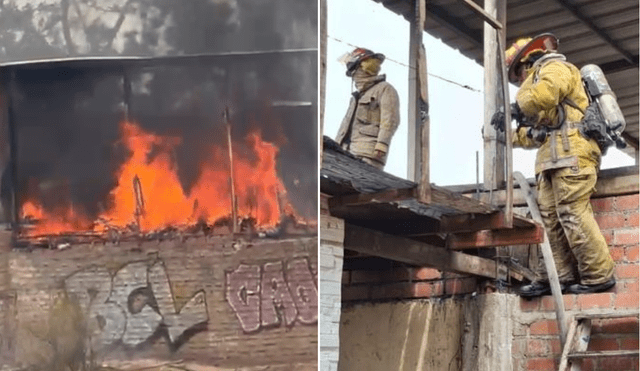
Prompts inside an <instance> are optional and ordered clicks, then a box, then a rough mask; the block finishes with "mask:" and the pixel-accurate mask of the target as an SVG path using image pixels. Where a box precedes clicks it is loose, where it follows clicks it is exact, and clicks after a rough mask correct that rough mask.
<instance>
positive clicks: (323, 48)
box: [318, 0, 327, 167]
mask: <svg viewBox="0 0 640 371" xmlns="http://www.w3.org/2000/svg"><path fill="white" fill-rule="evenodd" d="M326 89H327V0H320V163H319V165H318V167H321V166H322V151H323V145H324V144H323V143H324V140H322V136H323V135H324V105H325V96H326Z"/></svg>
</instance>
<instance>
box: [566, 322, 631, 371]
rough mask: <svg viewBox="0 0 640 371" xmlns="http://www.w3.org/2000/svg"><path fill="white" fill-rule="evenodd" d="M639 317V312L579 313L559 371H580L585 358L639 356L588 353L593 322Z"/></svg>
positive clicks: (625, 351) (625, 352)
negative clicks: (582, 360)
mask: <svg viewBox="0 0 640 371" xmlns="http://www.w3.org/2000/svg"><path fill="white" fill-rule="evenodd" d="M629 317H635V318H638V317H639V313H638V310H631V311H613V310H612V311H609V312H605V313H592V314H587V313H578V314H576V315H574V316H573V317H572V318H571V323H570V324H569V332H568V334H567V340H566V342H565V344H564V348H563V350H562V357H561V358H560V368H559V371H569V370H571V371H580V362H575V361H576V360H579V359H584V358H596V357H619V356H638V355H639V354H640V351H639V350H638V349H636V350H612V351H587V348H588V346H589V340H590V338H591V320H593V319H612V318H629Z"/></svg>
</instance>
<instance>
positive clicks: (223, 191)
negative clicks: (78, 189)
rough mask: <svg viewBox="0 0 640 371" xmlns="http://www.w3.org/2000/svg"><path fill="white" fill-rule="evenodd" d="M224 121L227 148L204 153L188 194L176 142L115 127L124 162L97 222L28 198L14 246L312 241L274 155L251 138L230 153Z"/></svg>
mask: <svg viewBox="0 0 640 371" xmlns="http://www.w3.org/2000/svg"><path fill="white" fill-rule="evenodd" d="M224 120H225V124H226V127H227V135H228V148H221V147H219V146H216V145H211V147H210V148H209V152H210V153H209V157H208V159H207V160H206V161H204V162H203V163H201V164H199V176H198V178H197V179H196V181H195V182H194V183H193V185H192V186H191V187H190V188H189V189H185V187H184V186H183V185H182V183H181V180H180V178H179V175H178V168H177V163H176V161H175V154H174V152H175V149H176V148H177V147H178V146H179V145H180V144H181V139H180V138H179V137H172V136H161V135H156V134H153V133H150V132H147V131H145V130H143V129H142V128H140V126H139V125H137V124H136V123H135V122H131V121H124V122H122V123H121V126H120V129H121V138H120V140H121V143H123V145H124V146H125V147H126V150H127V151H128V153H129V156H128V157H127V158H126V160H125V161H124V162H123V163H122V164H121V165H120V166H119V168H118V170H117V171H116V174H115V177H116V179H117V182H116V184H115V187H114V188H113V189H112V190H111V191H110V192H109V198H108V200H106V202H105V205H106V206H103V207H102V208H101V209H102V210H101V212H100V213H99V215H97V216H96V217H93V218H91V217H89V216H87V215H86V214H85V213H83V211H82V208H81V206H79V205H74V204H73V203H71V202H68V203H67V205H66V206H67V207H64V208H63V207H59V206H58V207H56V208H53V209H51V210H48V209H46V208H45V207H44V206H43V203H42V202H41V199H40V197H39V195H38V194H37V192H35V194H30V195H29V197H28V198H27V199H26V200H25V202H23V203H22V208H21V217H22V219H23V221H24V222H25V223H23V225H22V228H21V234H20V238H21V240H22V241H24V242H27V243H28V244H30V245H37V246H43V247H48V248H56V249H61V248H67V247H69V246H70V244H77V243H96V242H104V243H106V242H111V243H119V242H120V241H124V240H138V241H140V240H166V239H176V238H179V239H182V240H184V239H186V238H189V237H190V236H201V235H202V234H204V235H205V236H209V235H225V234H232V235H235V234H236V233H241V234H244V235H249V236H253V237H272V238H278V237H283V236H287V235H301V234H315V233H316V223H315V222H311V223H310V222H307V221H305V220H303V219H302V218H301V217H299V216H298V215H297V213H296V212H295V210H294V208H293V206H292V205H291V203H290V202H289V200H288V198H287V192H286V189H285V187H284V184H283V182H282V181H281V179H280V178H279V177H278V174H277V170H276V156H277V153H278V148H277V147H276V146H275V145H274V144H272V143H269V142H265V141H263V140H262V139H261V135H260V133H259V132H251V133H250V134H249V135H248V136H247V137H246V140H245V143H240V144H238V145H237V146H236V147H238V148H234V147H232V140H231V135H230V134H231V131H230V130H231V126H230V124H229V120H228V112H227V111H226V110H225V114H224ZM230 164H233V165H232V166H230Z"/></svg>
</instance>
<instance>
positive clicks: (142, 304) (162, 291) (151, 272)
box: [64, 261, 209, 351]
mask: <svg viewBox="0 0 640 371" xmlns="http://www.w3.org/2000/svg"><path fill="white" fill-rule="evenodd" d="M64 284H65V289H66V291H67V293H68V294H69V296H70V297H72V298H75V300H77V302H78V304H79V305H80V308H81V310H82V312H83V313H84V314H85V318H86V319H87V324H88V328H89V337H90V342H91V346H92V349H94V350H96V351H97V350H102V349H104V348H106V347H108V346H112V345H114V344H118V343H119V342H121V343H122V344H123V345H125V346H136V345H139V344H141V343H143V342H144V341H146V340H147V339H149V338H150V337H151V336H152V335H153V334H154V333H155V332H156V331H157V330H158V328H160V326H161V325H164V326H163V328H166V331H167V334H166V335H167V336H168V338H169V342H170V346H175V344H176V342H178V340H179V339H180V336H181V335H182V334H183V333H184V332H185V331H187V330H188V329H190V328H192V327H194V326H195V325H198V324H201V323H204V322H207V321H208V320H209V317H208V314H207V307H206V300H205V294H204V292H203V291H198V292H197V293H195V294H194V295H193V297H191V299H190V300H189V301H187V303H186V304H185V305H183V306H182V308H179V309H178V308H176V306H175V302H174V299H173V294H172V292H171V285H170V282H169V278H168V276H167V273H166V269H165V267H164V264H163V263H162V262H161V261H153V262H149V261H141V262H132V263H129V264H127V265H125V266H124V267H122V268H120V269H119V270H118V271H117V272H115V274H114V275H113V276H112V275H111V273H110V272H109V271H108V270H107V269H106V268H105V267H99V266H91V267H88V268H85V269H83V270H81V271H78V272H76V273H74V274H73V275H71V276H70V277H68V278H67V279H66V280H65V282H64Z"/></svg>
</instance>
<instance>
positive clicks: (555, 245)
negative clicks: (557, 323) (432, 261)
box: [491, 34, 616, 297]
mask: <svg viewBox="0 0 640 371" xmlns="http://www.w3.org/2000/svg"><path fill="white" fill-rule="evenodd" d="M557 47H558V39H557V38H556V37H555V36H554V35H552V34H542V35H539V36H536V37H534V38H525V39H520V40H518V41H517V42H515V43H514V44H513V45H512V46H511V47H510V48H509V49H507V51H506V63H507V67H508V76H509V81H510V82H511V83H514V84H516V85H518V86H519V90H518V92H517V94H516V103H514V104H512V105H511V107H512V111H513V114H512V118H515V119H516V121H518V123H519V125H518V128H517V129H516V130H515V131H514V133H513V138H512V142H513V145H514V147H522V148H538V152H537V155H536V162H535V174H536V182H537V190H538V200H537V201H538V205H539V207H540V213H541V214H542V219H543V221H544V227H545V230H546V232H547V235H548V237H549V242H550V244H551V249H552V251H553V258H554V261H555V264H556V269H557V270H558V277H559V279H560V284H561V287H562V289H563V292H568V293H574V294H582V293H592V292H601V291H606V290H608V289H610V288H611V287H613V286H614V285H615V282H616V281H615V278H614V277H613V270H614V262H613V259H612V258H611V255H610V253H609V248H608V247H607V243H606V242H605V239H604V237H603V236H602V233H601V232H600V228H599V227H598V224H597V223H596V221H595V219H594V217H593V211H592V209H591V204H590V202H589V199H590V197H591V194H592V193H593V192H594V191H595V184H596V180H597V173H598V170H599V167H600V158H601V151H600V148H599V147H598V145H597V143H596V141H595V140H593V139H589V138H586V137H585V136H584V135H583V134H582V132H581V130H580V128H581V120H582V118H583V112H584V111H585V109H586V108H587V106H588V104H589V103H588V98H587V95H586V91H585V89H584V87H583V84H582V80H581V76H580V72H579V70H578V69H577V68H576V67H575V66H574V65H573V64H571V63H569V62H567V61H566V58H565V56H564V55H562V54H558V53H557ZM491 125H493V126H494V127H495V128H496V129H497V130H499V131H504V125H505V120H504V114H501V113H496V114H495V115H494V116H493V117H492V120H491ZM536 273H537V276H538V278H537V279H536V280H534V281H533V282H532V283H531V284H529V285H525V286H523V287H521V288H520V295H521V296H524V297H533V296H540V295H545V294H548V293H549V292H550V291H551V289H550V286H549V281H548V277H547V274H546V272H545V269H544V265H542V264H540V265H539V269H538V272H536Z"/></svg>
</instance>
